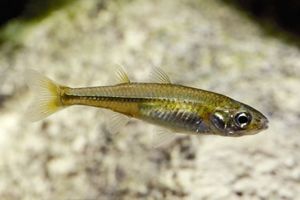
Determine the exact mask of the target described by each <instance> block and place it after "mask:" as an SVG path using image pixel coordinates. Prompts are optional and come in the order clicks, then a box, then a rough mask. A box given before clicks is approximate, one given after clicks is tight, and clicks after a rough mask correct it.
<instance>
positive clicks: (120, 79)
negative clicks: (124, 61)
mask: <svg viewBox="0 0 300 200" xmlns="http://www.w3.org/2000/svg"><path fill="white" fill-rule="evenodd" d="M115 70H116V76H115V79H116V81H117V83H130V79H129V77H128V75H127V73H126V72H125V70H124V67H123V66H122V65H121V64H118V65H117V66H116V68H115Z"/></svg>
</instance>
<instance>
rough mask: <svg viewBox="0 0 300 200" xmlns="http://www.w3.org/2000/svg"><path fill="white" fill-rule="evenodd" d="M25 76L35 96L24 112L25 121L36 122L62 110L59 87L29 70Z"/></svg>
mask: <svg viewBox="0 0 300 200" xmlns="http://www.w3.org/2000/svg"><path fill="white" fill-rule="evenodd" d="M25 76H26V81H27V84H28V86H29V87H30V89H31V90H32V91H33V93H34V95H35V96H34V100H33V102H32V103H31V105H30V106H29V107H28V110H27V112H26V119H28V120H29V121H38V120H41V119H44V118H46V117H47V116H49V115H51V114H53V113H54V112H56V111H58V110H60V109H62V108H63V105H62V104H61V100H60V90H61V87H60V86H59V85H58V84H56V83H54V82H53V81H52V80H50V79H48V78H47V77H45V76H43V75H42V74H40V73H39V72H37V71H34V70H31V69H30V70H27V71H26V74H25Z"/></svg>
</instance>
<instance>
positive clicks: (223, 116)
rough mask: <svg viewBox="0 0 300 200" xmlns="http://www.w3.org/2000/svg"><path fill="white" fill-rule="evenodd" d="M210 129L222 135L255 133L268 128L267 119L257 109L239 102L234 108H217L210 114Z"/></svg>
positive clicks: (234, 135) (235, 135)
mask: <svg viewBox="0 0 300 200" xmlns="http://www.w3.org/2000/svg"><path fill="white" fill-rule="evenodd" d="M210 121H211V124H212V128H211V129H212V130H213V132H214V133H215V134H218V135H222V136H232V137H237V136H243V135H253V134H257V133H259V132H260V131H262V130H265V129H267V128H268V119H267V117H265V116H264V115H263V114H262V113H261V112H259V111H258V110H256V109H254V108H252V107H250V106H248V105H245V104H241V103H239V105H238V106H235V107H234V108H226V107H224V108H217V109H216V110H214V112H213V113H212V114H211V116H210Z"/></svg>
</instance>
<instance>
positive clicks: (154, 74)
mask: <svg viewBox="0 0 300 200" xmlns="http://www.w3.org/2000/svg"><path fill="white" fill-rule="evenodd" d="M150 81H151V82H155V83H171V80H170V78H169V76H168V75H167V74H166V73H165V72H164V71H163V70H162V69H161V68H158V67H153V68H152V69H151V74H150Z"/></svg>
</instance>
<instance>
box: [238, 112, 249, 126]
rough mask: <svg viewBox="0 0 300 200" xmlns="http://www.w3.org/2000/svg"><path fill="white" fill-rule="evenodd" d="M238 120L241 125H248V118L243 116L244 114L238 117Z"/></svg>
mask: <svg viewBox="0 0 300 200" xmlns="http://www.w3.org/2000/svg"><path fill="white" fill-rule="evenodd" d="M237 120H238V122H239V124H246V123H248V117H247V116H245V115H243V114H242V115H240V116H238V118H237Z"/></svg>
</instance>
